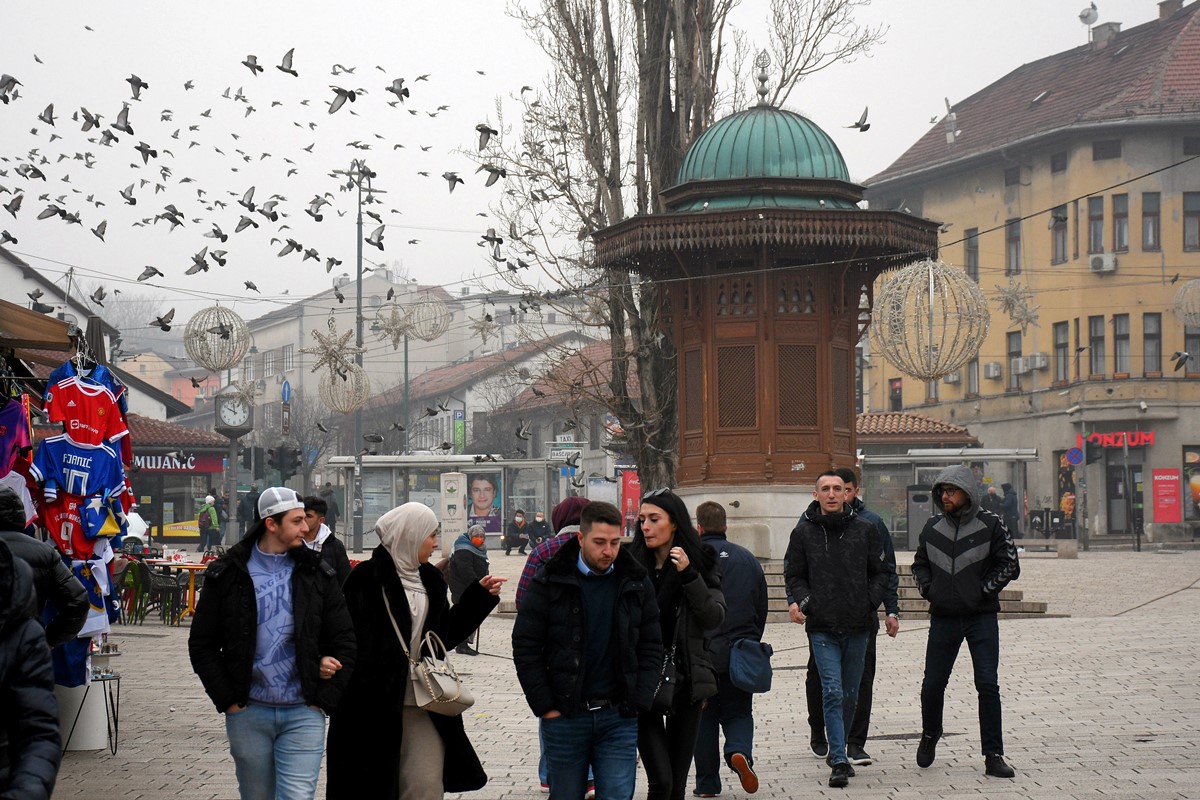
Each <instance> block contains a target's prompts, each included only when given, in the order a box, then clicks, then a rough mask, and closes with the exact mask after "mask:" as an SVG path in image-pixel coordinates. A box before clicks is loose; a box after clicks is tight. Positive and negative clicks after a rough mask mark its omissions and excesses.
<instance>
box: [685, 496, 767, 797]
mask: <svg viewBox="0 0 1200 800" xmlns="http://www.w3.org/2000/svg"><path fill="white" fill-rule="evenodd" d="M696 528H697V529H698V530H699V531H700V541H702V542H704V543H705V544H708V545H711V546H712V548H713V550H715V551H716V553H717V563H718V564H719V565H720V568H721V591H722V592H723V593H724V594H725V621H724V622H722V623H721V627H720V628H717V629H715V630H711V631H708V632H707V634H708V637H709V646H708V655H709V658H710V659H712V665H713V669H714V670H716V673H717V694H716V696H715V697H710V698H709V699H708V703H707V704H706V705H705V707H704V716H702V717H701V718H700V737H699V739H697V741H696V755H695V761H696V789H695V791H693V792H692V794H694V795H695V796H697V797H719V796H720V794H721V774H720V757H719V756H718V753H717V751H718V747H717V744H718V742H717V739H718V735H717V728H718V726H719V727H720V729H721V730H723V731H724V732H725V749H724V753H725V763H726V764H727V765H729V768H730V769H732V770H733V771H734V772H736V773H737V774H738V779H739V780H740V781H741V784H742V789H744V790H745V791H746V792H747V793H748V794H753V793H754V792H757V791H758V776H757V775H755V774H754V753H753V750H754V714H753V704H754V695H752V694H750V692H747V691H745V690H744V689H740V688H738V687H737V686H734V685H733V682H732V681H730V680H729V649H730V647H732V646H733V644H734V642H737V641H739V640H741V639H753V640H754V641H756V642H759V641H762V635H763V631H764V630H765V629H766V626H767V579H766V576H765V575H763V568H762V565H761V564H759V563H758V559H757V558H755V557H754V554H753V553H751V552H750V551H749V550H747V549H746V548H744V547H742V546H740V545H736V544H734V543H733V542H731V541H729V539H727V538H726V537H725V530H726V518H725V509H724V507H723V506H722V505H721V504H720V503H714V502H712V501H708V502H704V503H701V504H700V505H698V506H696Z"/></svg>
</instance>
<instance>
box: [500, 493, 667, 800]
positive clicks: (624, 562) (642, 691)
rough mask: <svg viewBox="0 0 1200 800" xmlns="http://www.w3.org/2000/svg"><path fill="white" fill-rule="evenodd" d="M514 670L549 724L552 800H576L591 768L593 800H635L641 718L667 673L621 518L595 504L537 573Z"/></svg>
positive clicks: (524, 605)
mask: <svg viewBox="0 0 1200 800" xmlns="http://www.w3.org/2000/svg"><path fill="white" fill-rule="evenodd" d="M512 645H513V662H514V664H515V666H516V669H517V677H518V678H519V679H520V681H521V688H522V690H523V691H524V692H525V700H526V701H527V702H528V703H529V707H530V708H531V709H532V710H533V713H534V714H536V715H537V716H538V717H540V718H541V719H542V722H543V725H544V726H545V728H544V731H545V745H546V760H547V767H548V776H549V783H550V800H579V798H581V797H583V795H584V791H585V789H586V786H587V767H588V764H589V763H590V764H591V765H592V767H593V770H594V772H595V782H596V794H597V796H598V797H603V798H605V800H630V798H632V797H633V790H634V783H635V779H636V776H637V713H638V712H639V711H643V710H647V709H649V708H650V703H651V700H652V699H653V697H654V692H655V689H656V686H657V682H658V677H659V671H660V669H661V666H662V658H663V650H662V632H661V630H660V629H659V624H658V602H657V600H656V599H655V595H654V585H653V584H652V583H651V582H650V578H649V576H648V575H647V574H646V571H645V569H643V568H642V566H641V565H639V564H638V563H637V562H636V561H635V560H634V559H633V558H632V557H631V556H630V555H629V554H628V553H623V552H621V514H620V512H619V511H617V508H616V507H615V506H613V505H611V504H609V503H598V502H593V503H589V504H588V505H586V506H584V508H583V511H582V513H581V515H580V525H579V537H578V539H576V540H574V541H570V542H567V543H566V544H564V545H563V546H562V548H561V549H560V550H559V551H558V552H557V553H555V555H554V557H553V558H551V559H550V561H548V562H547V563H546V565H545V566H544V567H542V569H540V570H539V571H538V572H537V574H536V575H535V576H534V578H533V580H532V581H531V582H530V585H529V589H528V591H527V592H526V593H525V596H524V598H523V599H522V602H521V607H520V610H519V611H518V612H517V620H516V623H515V624H514V626H513V633H512Z"/></svg>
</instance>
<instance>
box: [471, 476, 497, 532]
mask: <svg viewBox="0 0 1200 800" xmlns="http://www.w3.org/2000/svg"><path fill="white" fill-rule="evenodd" d="M502 496H503V495H501V493H500V473H499V472H472V473H471V474H469V475H468V476H467V500H468V503H469V505H468V507H467V525H482V526H483V529H484V530H485V531H487V532H488V533H500V532H501V530H503V528H502V523H503V520H502V519H501V517H500V498H501V497H502Z"/></svg>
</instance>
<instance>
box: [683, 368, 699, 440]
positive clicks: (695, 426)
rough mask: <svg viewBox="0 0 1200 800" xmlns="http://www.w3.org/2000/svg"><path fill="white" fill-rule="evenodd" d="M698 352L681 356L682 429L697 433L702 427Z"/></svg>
mask: <svg viewBox="0 0 1200 800" xmlns="http://www.w3.org/2000/svg"><path fill="white" fill-rule="evenodd" d="M700 363H701V360H700V351H699V350H688V351H687V352H686V353H684V354H683V429H684V430H687V431H698V430H701V429H703V427H704V379H703V378H704V376H703V375H701V374H700Z"/></svg>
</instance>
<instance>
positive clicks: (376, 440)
mask: <svg viewBox="0 0 1200 800" xmlns="http://www.w3.org/2000/svg"><path fill="white" fill-rule="evenodd" d="M363 441H364V442H370V443H371V444H383V434H382V433H364V434H363Z"/></svg>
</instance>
